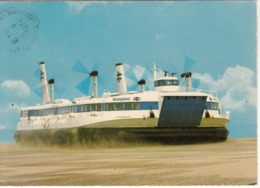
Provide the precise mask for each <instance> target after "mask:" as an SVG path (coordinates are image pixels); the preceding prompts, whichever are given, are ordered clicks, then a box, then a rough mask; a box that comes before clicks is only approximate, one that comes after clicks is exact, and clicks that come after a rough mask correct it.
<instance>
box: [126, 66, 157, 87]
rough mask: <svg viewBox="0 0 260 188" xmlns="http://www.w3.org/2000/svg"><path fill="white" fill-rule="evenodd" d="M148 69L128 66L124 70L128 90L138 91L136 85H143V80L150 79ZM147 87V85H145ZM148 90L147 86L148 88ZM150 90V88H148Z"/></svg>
mask: <svg viewBox="0 0 260 188" xmlns="http://www.w3.org/2000/svg"><path fill="white" fill-rule="evenodd" d="M148 70H149V67H142V66H140V65H136V66H134V67H132V66H130V67H128V68H127V69H126V72H125V77H126V80H127V86H128V88H129V90H134V91H137V90H138V85H141V84H145V83H146V81H145V80H144V78H145V79H150V78H151V77H152V76H151V73H149V71H148ZM146 87H147V85H146ZM148 88H149V86H148ZM149 89H150V88H149Z"/></svg>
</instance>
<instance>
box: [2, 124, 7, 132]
mask: <svg viewBox="0 0 260 188" xmlns="http://www.w3.org/2000/svg"><path fill="white" fill-rule="evenodd" d="M6 129H8V125H7V124H5V123H0V131H1V130H6Z"/></svg>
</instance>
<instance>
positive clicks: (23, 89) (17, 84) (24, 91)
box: [0, 80, 31, 97]
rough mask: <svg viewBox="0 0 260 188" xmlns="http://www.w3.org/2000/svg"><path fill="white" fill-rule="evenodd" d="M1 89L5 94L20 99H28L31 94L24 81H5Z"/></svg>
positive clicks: (0, 86)
mask: <svg viewBox="0 0 260 188" xmlns="http://www.w3.org/2000/svg"><path fill="white" fill-rule="evenodd" d="M0 88H1V90H2V91H3V92H5V93H7V94H10V95H15V96H19V97H27V96H29V95H30V94H31V90H30V88H29V87H28V85H27V84H26V83H25V82H24V81H22V80H5V81H4V82H2V83H1V85H0Z"/></svg>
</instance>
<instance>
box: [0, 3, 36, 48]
mask: <svg viewBox="0 0 260 188" xmlns="http://www.w3.org/2000/svg"><path fill="white" fill-rule="evenodd" d="M39 28H40V21H39V19H38V17H37V15H36V14H34V13H33V12H29V11H27V10H21V9H18V8H13V7H11V8H8V9H5V10H0V49H7V50H9V51H11V52H19V51H23V50H29V49H30V46H31V44H32V43H34V42H35V41H36V39H37V35H38V33H39Z"/></svg>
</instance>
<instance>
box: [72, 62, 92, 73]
mask: <svg viewBox="0 0 260 188" xmlns="http://www.w3.org/2000/svg"><path fill="white" fill-rule="evenodd" d="M72 70H73V71H74V72H79V73H82V74H89V71H88V70H87V69H86V67H85V66H84V65H83V64H82V63H81V62H80V61H79V60H77V61H76V62H75V63H74V65H73V67H72Z"/></svg>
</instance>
